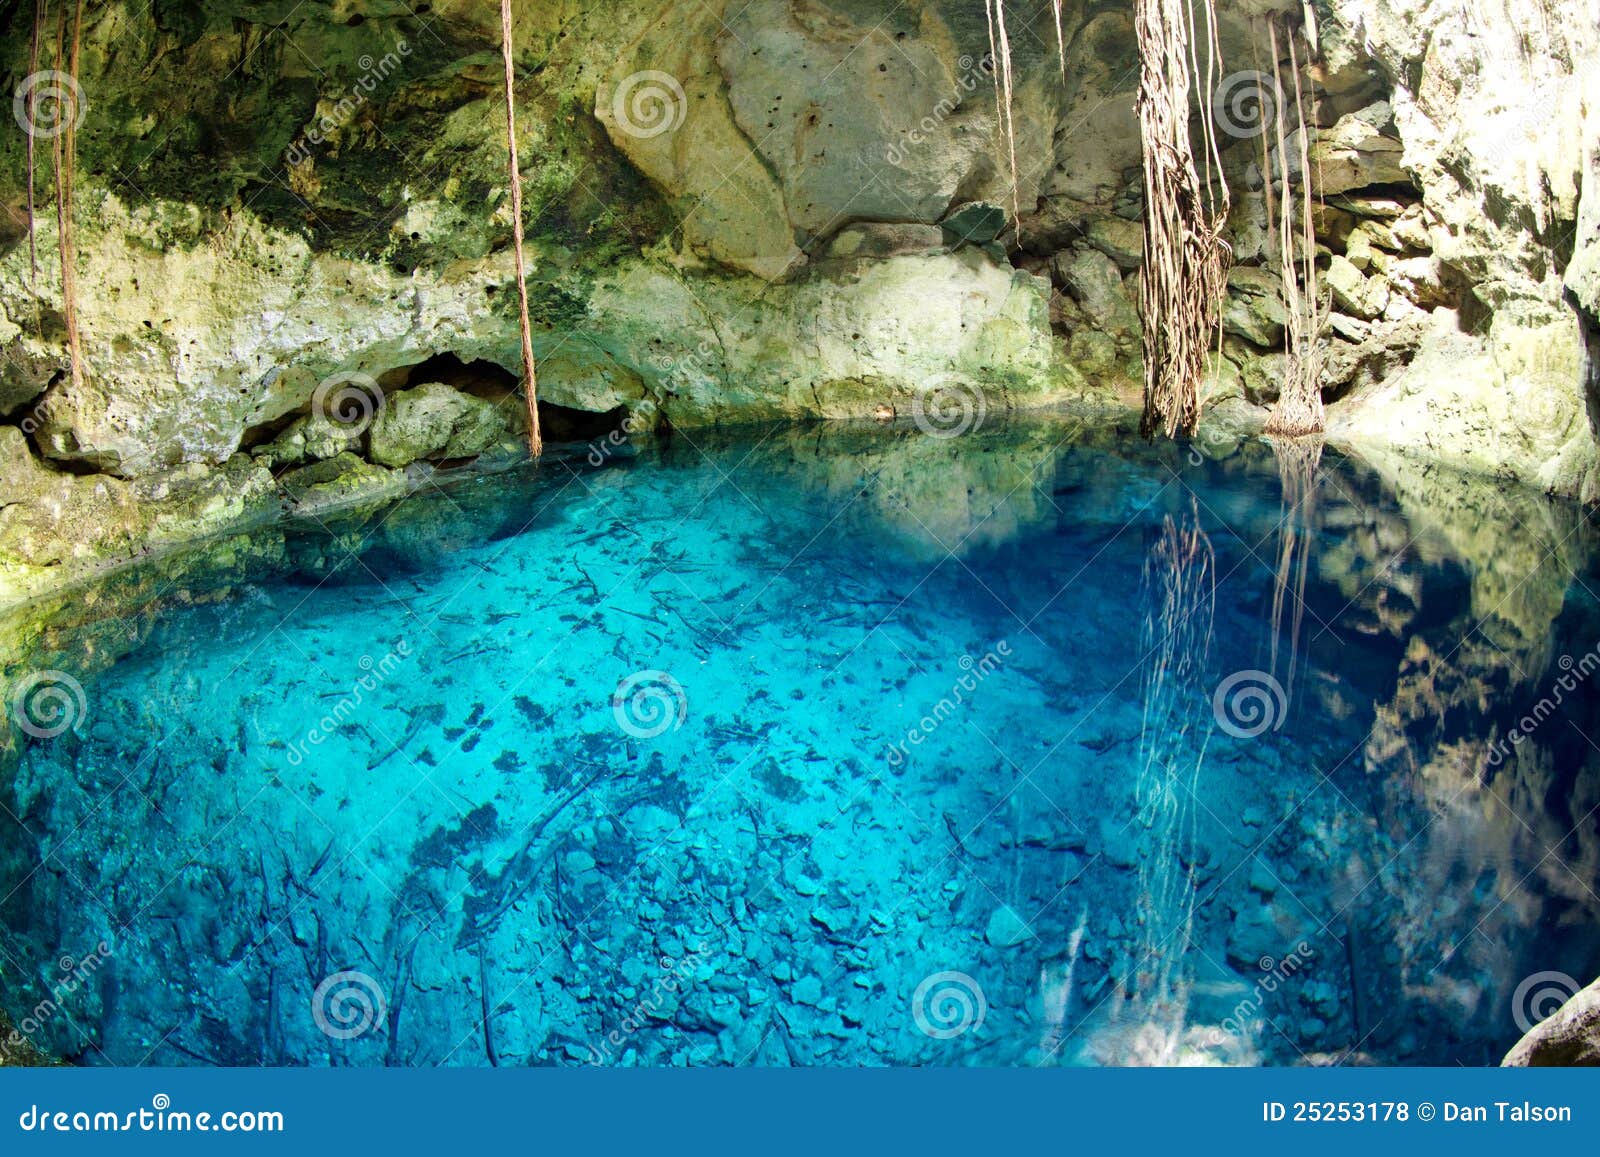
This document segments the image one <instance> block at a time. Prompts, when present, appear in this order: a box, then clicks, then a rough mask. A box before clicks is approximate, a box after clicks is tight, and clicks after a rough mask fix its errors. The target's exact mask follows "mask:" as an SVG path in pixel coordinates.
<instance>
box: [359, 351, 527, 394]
mask: <svg viewBox="0 0 1600 1157" xmlns="http://www.w3.org/2000/svg"><path fill="white" fill-rule="evenodd" d="M424 382H442V383H444V384H445V385H447V386H453V387H454V388H456V389H458V390H460V391H461V392H462V393H464V394H472V395H473V396H475V397H479V398H488V399H491V400H495V399H499V398H503V397H506V396H507V395H508V394H514V393H516V392H517V390H518V387H519V385H520V382H521V379H519V378H518V377H517V375H516V374H514V373H512V372H511V371H510V370H508V369H506V368H505V367H504V366H501V365H498V364H497V363H495V362H490V361H484V360H482V359H481V358H480V359H474V360H473V361H470V362H469V361H464V360H462V358H461V356H460V355H459V354H455V353H452V352H450V351H446V352H444V353H440V354H435V355H434V356H433V357H430V358H428V359H426V360H425V361H420V362H417V363H416V364H415V365H411V366H403V367H399V368H397V369H395V370H392V371H390V372H389V373H387V374H383V375H381V376H380V377H379V378H378V384H379V385H381V386H382V387H383V388H384V390H385V391H386V392H387V391H389V390H396V389H405V388H406V387H408V386H418V385H422V384H423V383H424Z"/></svg>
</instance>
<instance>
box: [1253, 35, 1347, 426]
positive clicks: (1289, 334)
mask: <svg viewBox="0 0 1600 1157" xmlns="http://www.w3.org/2000/svg"><path fill="white" fill-rule="evenodd" d="M1267 32H1268V36H1269V37H1270V40H1271V44H1272V77H1273V83H1274V85H1275V86H1276V88H1277V90H1278V93H1277V95H1278V96H1279V97H1281V98H1282V99H1277V100H1274V101H1273V104H1274V106H1275V107H1276V110H1277V113H1276V121H1275V123H1276V127H1277V148H1278V164H1279V168H1280V169H1281V172H1282V175H1283V212H1282V213H1281V214H1278V215H1277V220H1276V222H1274V210H1273V203H1272V185H1273V182H1272V166H1271V163H1270V155H1269V156H1268V163H1267V165H1266V167H1265V168H1264V169H1263V172H1264V173H1265V174H1266V177H1267V180H1266V183H1265V192H1266V202H1267V234H1268V236H1269V237H1274V236H1275V238H1276V243H1277V249H1278V270H1279V279H1280V281H1281V283H1282V286H1283V298H1284V306H1285V309H1286V312H1287V313H1288V323H1287V325H1286V327H1285V333H1286V338H1285V344H1286V347H1287V348H1286V352H1287V353H1288V364H1287V368H1286V370H1285V372H1284V379H1283V385H1282V386H1281V387H1280V388H1279V391H1278V404H1277V405H1276V406H1274V407H1273V410H1272V413H1271V414H1270V415H1269V416H1268V417H1267V424H1266V431H1265V432H1266V433H1267V434H1269V435H1270V434H1276V435H1279V436H1282V437H1291V438H1293V437H1302V436H1304V435H1307V434H1319V433H1321V432H1322V430H1323V427H1324V424H1325V415H1324V412H1323V406H1322V372H1323V361H1324V356H1323V355H1324V351H1323V341H1322V338H1323V332H1324V330H1325V329H1326V328H1327V324H1328V317H1329V312H1330V308H1331V306H1330V303H1329V302H1328V301H1327V300H1325V299H1324V298H1323V296H1322V293H1321V290H1320V287H1319V285H1318V279H1317V265H1316V257H1317V233H1316V227H1315V224H1314V222H1313V218H1312V211H1311V197H1312V189H1311V152H1310V146H1309V144H1308V143H1307V138H1308V136H1309V133H1308V132H1307V129H1306V108H1305V94H1304V91H1303V89H1302V87H1301V84H1300V61H1299V57H1298V55H1297V54H1296V52H1295V47H1294V37H1293V35H1292V34H1291V35H1289V36H1287V37H1285V39H1287V40H1288V42H1289V69H1290V72H1291V74H1292V75H1293V77H1294V111H1295V120H1296V129H1295V132H1294V134H1293V135H1292V136H1291V135H1290V133H1289V126H1288V119H1287V117H1286V115H1285V113H1284V108H1283V104H1284V100H1286V99H1287V96H1286V95H1285V94H1284V88H1283V72H1282V65H1281V64H1280V61H1279V56H1280V52H1279V48H1278V18H1277V17H1276V16H1269V17H1268V18H1267ZM1262 139H1263V145H1262V149H1263V153H1264V154H1265V152H1266V148H1267V146H1266V144H1265V139H1266V138H1265V137H1263V138H1262ZM1291 154H1292V155H1293V159H1294V161H1295V162H1296V163H1297V165H1298V169H1299V173H1298V176H1299V182H1298V184H1299V193H1298V194H1296V192H1295V184H1296V182H1294V181H1291V180H1290V179H1289V165H1290V159H1291ZM1297 218H1298V219H1297ZM1275 226H1276V227H1275Z"/></svg>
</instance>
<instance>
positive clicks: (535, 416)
mask: <svg viewBox="0 0 1600 1157" xmlns="http://www.w3.org/2000/svg"><path fill="white" fill-rule="evenodd" d="M500 51H501V55H502V56H503V57H504V58H505V66H506V168H507V170H508V172H509V173H510V177H511V236H512V240H513V243H514V245H515V248H516V258H517V307H518V314H519V317H518V321H519V324H520V326H521V334H522V376H523V381H524V383H525V386H524V395H525V397H526V399H527V402H528V452H529V453H530V454H532V455H533V456H534V457H535V458H537V457H539V455H540V454H542V453H543V452H544V441H543V439H542V438H541V437H540V435H539V379H538V367H537V366H536V365H535V364H534V359H533V322H532V319H531V317H530V315H529V310H528V262H527V258H526V256H525V255H524V253H523V247H522V241H523V238H522V173H521V171H520V170H519V168H518V166H517V104H516V93H515V87H516V64H515V50H514V48H513V45H512V35H511V0H500Z"/></svg>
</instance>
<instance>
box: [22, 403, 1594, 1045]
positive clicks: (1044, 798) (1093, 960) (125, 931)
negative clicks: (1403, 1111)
mask: <svg viewBox="0 0 1600 1157" xmlns="http://www.w3.org/2000/svg"><path fill="white" fill-rule="evenodd" d="M1094 441H1095V440H1094V439H1085V438H1084V437H1081V436H1080V435H1079V434H1078V433H1077V431H1076V430H1075V429H1074V428H1073V427H1072V426H1071V425H1070V424H1067V423H1065V422H1057V421H1041V422H1032V423H1022V424H1005V423H1001V422H992V423H990V424H989V425H988V426H987V427H986V428H984V429H980V430H977V431H973V432H969V433H967V434H965V435H964V436H962V437H958V438H949V439H942V438H937V437H929V436H927V435H925V434H923V433H921V432H919V431H917V430H915V429H900V428H872V429H854V428H842V429H834V430H829V431H821V430H798V431H797V430H784V431H779V430H758V431H752V432H749V433H743V434H738V435H733V436H726V437H716V438H712V437H710V436H703V435H698V434H695V435H684V434H680V435H678V436H675V437H674V438H672V439H671V440H669V441H668V442H666V443H663V444H661V445H659V446H655V447H651V448H649V449H647V450H644V451H641V452H639V453H638V454H635V453H634V452H633V451H631V450H630V451H626V452H624V451H621V450H618V449H617V448H614V447H610V446H606V447H604V448H603V453H597V454H596V455H595V456H594V457H595V461H596V462H598V463H599V464H598V465H597V464H595V462H591V461H587V460H586V458H585V455H584V453H583V452H581V451H580V452H578V453H577V454H574V455H571V456H568V457H565V458H564V457H562V456H560V455H553V456H552V457H551V458H550V459H549V460H547V462H546V463H545V464H544V465H543V466H542V467H541V468H540V469H539V470H537V471H533V470H528V471H525V472H523V473H521V474H515V473H513V474H506V475H497V476H466V477H461V478H458V479H454V480H447V479H442V478H441V479H440V480H439V485H436V486H429V487H428V488H426V489H425V490H424V492H423V493H420V494H418V495H417V496H416V497H414V498H411V499H409V500H407V501H404V502H401V503H399V504H398V505H395V506H392V507H388V508H385V509H383V510H379V511H373V512H369V513H367V514H364V515H354V516H348V517H345V518H343V519H341V520H339V521H337V522H330V523H328V524H327V525H321V524H316V523H307V524H303V525H299V526H296V527H294V528H291V529H289V530H284V529H281V528H280V529H276V530H271V531H265V532H262V533H259V534H255V535H252V536H249V537H246V538H242V539H240V540H237V541H235V542H232V543H224V544H213V545H212V546H211V547H209V548H208V549H207V550H206V551H204V552H201V554H200V555H198V556H196V557H195V558H194V559H191V560H187V561H184V560H179V561H176V562H174V561H169V562H167V563H164V564H162V565H161V566H159V567H154V568H146V569H145V570H143V571H138V572H132V573H130V574H127V575H122V576H118V577H117V578H115V579H112V580H108V581H107V582H105V583H102V584H100V585H99V586H98V587H96V588H93V589H91V590H90V591H88V592H86V593H81V594H77V595H74V596H73V598H72V599H71V600H69V601H67V602H65V603H64V604H63V605H62V606H60V607H58V608H56V609H55V611H54V612H53V614H52V616H51V618H50V620H49V622H48V624H47V625H46V626H45V627H44V628H42V629H37V628H34V627H30V628H28V629H26V630H21V631H19V632H18V633H17V635H16V637H17V638H18V639H21V640H23V642H22V643H20V644H19V645H18V649H17V651H16V652H15V653H14V654H13V655H12V656H11V657H10V659H9V660H8V666H7V669H6V676H7V678H8V685H9V686H11V687H12V688H20V689H21V690H22V691H26V692H29V693H31V694H32V695H33V696H34V700H33V702H32V705H31V706H29V705H28V704H27V702H26V701H27V695H23V696H22V698H23V700H24V706H23V707H22V708H21V711H22V712H23V714H22V715H21V716H18V714H17V711H16V710H15V709H14V711H13V718H11V719H9V720H8V721H7V722H8V724H9V725H10V732H9V738H8V740H7V743H8V746H9V752H8V754H7V755H6V756H5V757H4V763H3V764H0V768H3V770H0V803H3V805H4V806H3V808H0V827H3V828H4V829H5V830H4V833H3V835H0V1004H3V1006H4V1007H5V1009H6V1011H7V1012H8V1013H9V1014H10V1016H11V1019H12V1020H13V1021H14V1022H15V1023H16V1024H17V1025H18V1026H20V1030H19V1031H25V1033H26V1035H27V1037H28V1039H29V1041H31V1042H32V1043H33V1044H35V1045H37V1046H38V1047H40V1048H42V1049H44V1050H45V1051H46V1052H49V1053H52V1054H55V1055H58V1056H64V1057H67V1058H69V1059H72V1060H74V1061H77V1062H81V1063H85V1064H119V1065H128V1064H156V1063H159V1064H216V1065H254V1064H311V1065H322V1064H336V1065H377V1064H398V1065H424V1064H426V1065H433V1064H451V1065H489V1064H499V1065H524V1064H562V1065H571V1064H590V1063H599V1064H650V1065H683V1064H691V1065H699V1064H763V1065H785V1064H884V1063H932V1064H983V1065H1050V1064H1062V1065H1075V1064H1138V1063H1156V1064H1189V1063H1195V1064H1207V1063H1220V1064H1305V1063H1361V1062H1378V1063H1402V1064H1420V1063H1428V1064H1450V1063H1457V1062H1459V1063H1465V1064H1473V1065H1478V1064H1488V1063H1494V1062H1495V1061H1497V1060H1498V1058H1499V1056H1500V1055H1501V1054H1502V1053H1503V1051H1504V1050H1505V1049H1506V1048H1507V1047H1508V1046H1509V1045H1510V1044H1511V1043H1512V1042H1514V1041H1515V1039H1516V1038H1517V1036H1518V1035H1520V1032H1521V1027H1520V1026H1521V1024H1522V1023H1524V1022H1528V1021H1531V1020H1532V1019H1537V1017H1538V1016H1539V1015H1542V1014H1543V1013H1547V1012H1548V1011H1549V1002H1550V1001H1551V999H1552V991H1559V990H1560V989H1561V988H1562V986H1563V985H1565V984H1568V983H1570V978H1581V979H1584V980H1586V979H1588V978H1592V977H1593V976H1594V975H1595V974H1596V973H1597V972H1600V919H1597V914H1600V912H1597V910H1600V899H1597V896H1596V892H1597V890H1600V827H1597V812H1596V805H1597V804H1600V768H1597V764H1600V752H1597V748H1596V746H1595V744H1596V742H1600V728H1597V726H1596V724H1597V718H1600V692H1597V690H1596V688H1595V687H1594V686H1593V685H1591V683H1590V682H1589V680H1588V672H1589V670H1590V665H1591V664H1592V663H1593V662H1594V661H1595V658H1594V656H1592V655H1591V654H1590V652H1591V648H1593V647H1594V646H1595V645H1596V643H1597V642H1600V605H1597V600H1596V598H1595V595H1594V591H1595V590H1597V589H1600V570H1597V566H1596V554H1595V535H1594V533H1593V528H1592V527H1591V526H1590V525H1589V523H1588V522H1587V521H1586V519H1585V517H1584V516H1583V515H1582V513H1581V512H1579V511H1578V510H1576V509H1575V508H1571V507H1567V506H1563V505H1559V504H1552V503H1548V502H1546V501H1544V500H1543V499H1541V498H1539V497H1537V496H1534V495H1530V494H1526V493H1523V492H1520V491H1515V490H1508V489H1504V488H1498V487H1494V486H1491V485H1487V484H1484V483H1481V482H1470V481H1467V480H1463V479H1458V478H1454V477H1452V476H1450V475H1448V474H1444V473H1441V472H1437V471H1434V472H1427V471H1424V470H1422V469H1421V468H1419V467H1415V466H1408V465H1405V464H1403V463H1386V464H1382V465H1378V466H1374V465H1366V464H1362V463H1360V462H1358V461H1356V460H1354V459H1351V458H1348V457H1342V456H1340V455H1338V454H1336V453H1334V452H1333V451H1331V450H1328V451H1324V452H1322V453H1321V454H1320V455H1318V454H1313V453H1306V452H1302V451H1292V450H1286V449H1284V448H1281V447H1280V448H1278V449H1276V450H1274V449H1273V448H1271V447H1269V446H1266V445H1263V444H1258V443H1248V444H1245V445H1243V446H1240V447H1235V448H1232V449H1231V451H1230V452H1228V453H1226V454H1222V453H1219V452H1217V451H1216V449H1215V448H1211V449H1208V450H1207V452H1206V453H1199V452H1197V451H1193V450H1187V449H1184V448H1175V447H1157V448H1144V447H1137V446H1135V447H1130V446H1129V445H1127V444H1126V443H1123V444H1121V445H1116V446H1112V445H1110V444H1109V442H1107V443H1106V444H1103V445H1098V446H1097V445H1095V444H1093V443H1094ZM1586 657H1587V658H1586ZM46 670H48V671H52V672H59V673H61V674H63V675H68V676H70V677H71V679H72V680H73V681H75V683H76V684H77V685H78V686H80V687H81V688H82V696H81V699H76V698H75V697H74V696H73V695H72V688H71V687H70V686H68V687H67V688H66V690H67V696H66V698H64V699H63V698H60V697H59V696H58V698H57V699H56V700H55V701H54V707H52V704H51V702H50V701H49V700H48V698H47V697H46V698H39V696H40V695H41V694H46V695H47V693H48V692H49V690H50V689H49V687H48V686H47V685H45V684H41V683H40V682H39V680H38V673H39V672H41V671H46ZM30 680H31V682H30ZM1566 684H1571V687H1570V688H1568V687H1567V686H1566ZM59 689H60V688H59V687H58V691H59ZM1541 703H1543V704H1544V705H1545V707H1540V704H1541ZM57 709H64V710H65V711H67V712H68V714H69V715H70V716H71V718H70V722H71V724H72V726H71V727H70V728H67V729H65V730H62V731H61V733H60V734H55V735H50V734H40V733H41V732H46V733H48V732H49V731H51V730H53V727H52V726H50V724H51V723H52V721H53V722H54V724H55V725H57V726H59V725H60V724H61V723H63V722H66V721H67V718H66V717H64V716H62V715H61V714H59V713H56V714H52V711H53V710H57ZM30 710H31V711H33V712H34V714H33V715H32V716H29V715H27V714H26V713H27V712H28V711H30ZM1530 713H1532V714H1530ZM1524 716H1528V717H1529V718H1528V721H1527V722H1526V723H1523V724H1519V720H1523V718H1524ZM19 719H21V720H26V721H28V723H29V726H28V727H26V728H25V727H22V726H20V725H19ZM1519 728H1520V729H1519ZM1513 731H1516V739H1515V741H1514V742H1513V741H1512V740H1511V739H1510V738H1509V736H1511V735H1512V733H1513Z"/></svg>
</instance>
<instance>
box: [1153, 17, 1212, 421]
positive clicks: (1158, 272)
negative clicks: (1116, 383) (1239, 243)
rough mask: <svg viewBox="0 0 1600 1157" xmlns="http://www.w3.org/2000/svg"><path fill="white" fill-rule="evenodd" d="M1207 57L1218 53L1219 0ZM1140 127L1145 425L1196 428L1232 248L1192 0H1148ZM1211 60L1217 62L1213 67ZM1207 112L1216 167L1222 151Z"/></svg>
mask: <svg viewBox="0 0 1600 1157" xmlns="http://www.w3.org/2000/svg"><path fill="white" fill-rule="evenodd" d="M1202 8H1203V10H1204V11H1205V13H1206V18H1207V33H1208V35H1207V44H1206V47H1207V59H1208V62H1213V63H1214V61H1215V59H1216V55H1217V53H1216V21H1215V14H1214V12H1213V11H1212V8H1211V3H1210V0H1206V2H1205V3H1204V4H1203V5H1202ZM1134 26H1135V35H1136V37H1137V39H1138V44H1139V61H1140V69H1139V101H1138V105H1139V136H1140V141H1141V143H1142V145H1143V151H1144V223H1145V239H1144V270H1143V275H1142V276H1141V278H1140V295H1139V317H1140V321H1141V322H1142V324H1143V327H1144V363H1145V370H1144V419H1143V422H1142V423H1141V432H1142V433H1143V434H1144V436H1145V437H1147V438H1148V437H1152V436H1153V435H1154V434H1155V432H1156V431H1157V430H1160V431H1162V432H1163V433H1164V434H1166V436H1167V437H1169V438H1174V437H1178V436H1180V435H1181V436H1183V437H1188V436H1190V435H1192V434H1193V433H1194V431H1195V428H1196V426H1198V425H1199V422H1200V408H1201V401H1202V399H1201V383H1202V381H1203V379H1204V376H1205V369H1206V355H1207V353H1208V351H1209V349H1210V346H1211V341H1212V337H1213V335H1216V336H1217V337H1218V338H1219V339H1220V333H1221V330H1220V317H1221V305H1222V297H1223V294H1224V292H1225V291H1226V286H1227V272H1228V265H1229V262H1230V258H1231V250H1230V249H1229V247H1228V244H1227V242H1226V241H1224V240H1223V239H1222V227H1223V224H1224V223H1225V222H1226V220H1227V216H1228V194H1227V187H1226V184H1225V183H1223V182H1222V180H1221V174H1220V165H1218V166H1217V168H1218V172H1217V174H1216V184H1217V185H1219V186H1220V192H1219V191H1217V190H1215V189H1214V188H1213V186H1212V182H1211V181H1206V182H1202V181H1201V178H1200V173H1199V170H1198V168H1197V166H1196V163H1195V151H1194V146H1193V143H1192V142H1191V140H1190V138H1189V93H1190V83H1191V82H1190V74H1189V73H1190V62H1191V55H1190V43H1191V38H1192V36H1193V33H1194V28H1193V27H1192V26H1191V17H1190V10H1189V6H1188V2H1187V0H1138V3H1137V7H1136V11H1135V20H1134ZM1209 71H1210V68H1209V66H1208V72H1209ZM1202 96H1203V100H1202V105H1203V107H1204V108H1205V111H1206V113H1207V115H1206V116H1204V117H1203V118H1202V123H1203V124H1204V126H1205V129H1204V131H1205V133H1206V142H1205V145H1206V164H1207V172H1208V174H1210V172H1211V162H1212V158H1213V155H1214V154H1215V152H1216V142H1215V139H1214V136H1213V130H1212V127H1211V120H1210V116H1209V100H1210V93H1209V92H1207V93H1204V94H1202Z"/></svg>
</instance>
